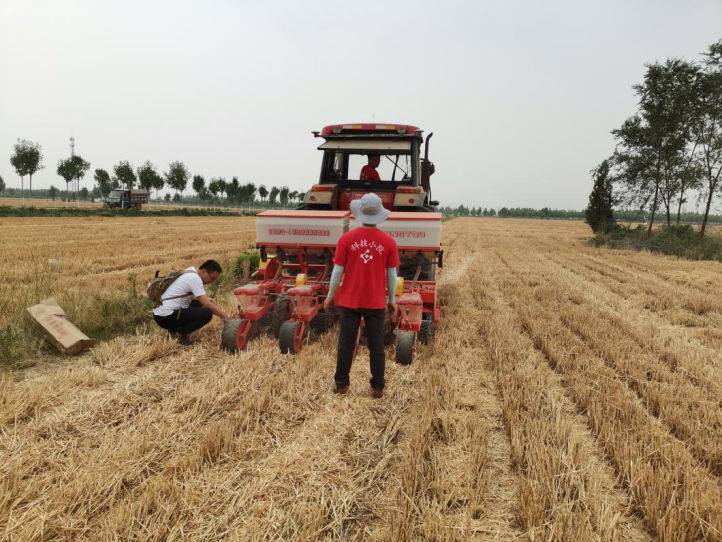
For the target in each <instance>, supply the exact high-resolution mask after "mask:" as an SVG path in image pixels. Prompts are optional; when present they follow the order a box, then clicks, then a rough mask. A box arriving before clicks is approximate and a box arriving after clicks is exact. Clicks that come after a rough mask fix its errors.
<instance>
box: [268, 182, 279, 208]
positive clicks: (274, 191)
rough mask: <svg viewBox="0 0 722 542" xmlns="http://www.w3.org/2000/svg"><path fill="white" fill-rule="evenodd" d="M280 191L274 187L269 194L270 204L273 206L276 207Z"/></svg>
mask: <svg viewBox="0 0 722 542" xmlns="http://www.w3.org/2000/svg"><path fill="white" fill-rule="evenodd" d="M280 191H281V190H280V189H279V188H278V187H277V186H272V187H271V191H270V192H269V193H268V203H270V204H271V205H275V203H276V198H277V197H278V193H279V192H280Z"/></svg>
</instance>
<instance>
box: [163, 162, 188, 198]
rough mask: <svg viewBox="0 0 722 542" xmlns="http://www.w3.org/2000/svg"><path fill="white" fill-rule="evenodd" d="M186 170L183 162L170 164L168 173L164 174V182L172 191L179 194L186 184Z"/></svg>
mask: <svg viewBox="0 0 722 542" xmlns="http://www.w3.org/2000/svg"><path fill="white" fill-rule="evenodd" d="M188 177H189V173H188V169H187V168H186V166H185V164H184V163H183V162H179V161H176V162H171V163H170V165H169V166H168V171H167V172H166V173H165V181H166V183H168V186H170V187H171V188H172V189H173V190H175V191H176V192H180V193H181V194H182V193H183V191H184V190H185V189H186V185H187V184H188Z"/></svg>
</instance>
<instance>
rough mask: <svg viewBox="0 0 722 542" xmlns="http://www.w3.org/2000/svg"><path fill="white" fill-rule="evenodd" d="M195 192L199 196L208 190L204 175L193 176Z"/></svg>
mask: <svg viewBox="0 0 722 542" xmlns="http://www.w3.org/2000/svg"><path fill="white" fill-rule="evenodd" d="M193 190H194V191H195V193H196V194H198V195H199V196H200V195H201V194H202V193H203V192H205V190H206V180H205V179H204V178H203V176H202V175H194V176H193Z"/></svg>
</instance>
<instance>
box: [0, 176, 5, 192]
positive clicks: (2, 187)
mask: <svg viewBox="0 0 722 542" xmlns="http://www.w3.org/2000/svg"><path fill="white" fill-rule="evenodd" d="M4 190H5V180H4V179H3V177H2V175H0V194H2V192H3V191H4Z"/></svg>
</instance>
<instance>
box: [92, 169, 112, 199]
mask: <svg viewBox="0 0 722 542" xmlns="http://www.w3.org/2000/svg"><path fill="white" fill-rule="evenodd" d="M94 179H95V184H96V186H97V188H98V192H99V193H100V195H101V196H102V197H106V196H107V195H108V194H110V191H111V190H112V189H113V188H114V186H113V181H112V180H111V178H110V174H109V173H108V172H107V171H105V170H104V169H96V170H95V175H94Z"/></svg>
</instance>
